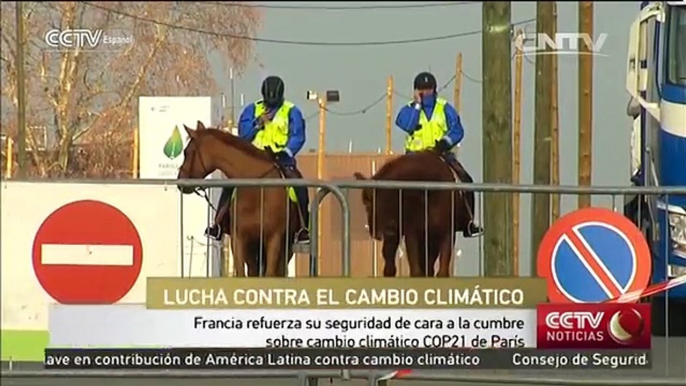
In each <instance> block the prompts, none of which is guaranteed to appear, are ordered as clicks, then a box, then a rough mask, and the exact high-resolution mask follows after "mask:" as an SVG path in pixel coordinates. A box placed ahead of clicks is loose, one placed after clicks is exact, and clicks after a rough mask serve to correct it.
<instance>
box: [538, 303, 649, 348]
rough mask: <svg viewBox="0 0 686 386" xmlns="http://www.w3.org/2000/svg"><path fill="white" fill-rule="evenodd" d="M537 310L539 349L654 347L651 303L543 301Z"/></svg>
mask: <svg viewBox="0 0 686 386" xmlns="http://www.w3.org/2000/svg"><path fill="white" fill-rule="evenodd" d="M536 313H537V318H538V328H537V346H538V348H551V349H612V348H623V349H630V348H633V349H649V348H650V304H598V303H574V304H541V305H539V306H538V308H537V310H536Z"/></svg>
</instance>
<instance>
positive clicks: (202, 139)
mask: <svg viewBox="0 0 686 386" xmlns="http://www.w3.org/2000/svg"><path fill="white" fill-rule="evenodd" d="M184 129H186V132H187V133H188V137H189V138H190V140H189V142H188V144H187V145H186V148H185V149H184V152H183V154H184V160H183V164H182V165H181V167H180V168H179V174H178V178H205V177H206V176H207V175H209V174H210V173H212V172H214V171H215V170H217V169H219V170H221V171H222V172H223V173H224V175H226V176H227V177H228V178H240V179H246V178H284V174H283V172H282V171H281V169H280V167H279V166H278V165H277V163H276V161H275V160H274V158H273V155H272V154H270V153H268V152H266V151H263V150H260V149H258V148H256V147H255V146H253V145H252V144H251V143H250V142H248V141H246V140H244V139H241V138H239V137H236V136H234V135H232V134H230V133H228V132H225V131H221V130H217V129H212V128H209V129H206V128H205V126H204V125H203V124H202V122H200V121H198V125H197V128H196V129H195V130H193V129H191V128H188V127H186V126H185V125H184ZM179 189H181V191H182V192H183V193H185V194H189V193H194V192H197V189H195V188H192V187H179ZM234 192H235V193H234V199H233V200H232V203H231V206H232V208H231V213H232V220H231V222H232V226H233V228H232V229H233V230H232V232H231V249H232V251H233V255H234V262H235V264H234V266H235V267H236V276H238V277H244V276H245V267H244V263H245V264H247V266H248V276H260V275H264V276H286V273H287V272H286V271H287V266H288V262H289V261H290V259H291V257H292V255H293V251H292V245H293V240H294V237H295V233H296V232H297V230H298V221H299V218H298V208H297V206H296V204H295V203H294V202H292V201H291V200H290V199H289V198H288V191H287V188H285V187H283V188H281V187H271V188H261V187H239V188H236V189H235V190H234ZM225 217H228V216H225ZM286 256H288V258H287V259H286ZM260 268H262V269H260Z"/></svg>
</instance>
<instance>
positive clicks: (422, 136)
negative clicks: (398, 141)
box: [405, 98, 448, 152]
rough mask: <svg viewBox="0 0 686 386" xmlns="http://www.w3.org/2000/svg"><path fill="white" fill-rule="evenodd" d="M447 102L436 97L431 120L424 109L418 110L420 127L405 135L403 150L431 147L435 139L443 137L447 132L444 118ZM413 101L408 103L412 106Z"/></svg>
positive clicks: (418, 149) (420, 149)
mask: <svg viewBox="0 0 686 386" xmlns="http://www.w3.org/2000/svg"><path fill="white" fill-rule="evenodd" d="M446 103H448V102H447V101H446V100H445V99H442V98H436V105H435V106H434V111H433V114H431V120H429V118H428V117H427V116H426V113H424V110H420V111H419V124H420V125H421V129H419V130H416V131H415V132H414V133H412V134H411V135H409V136H408V137H407V140H406V141H405V150H407V151H411V152H416V151H422V150H427V149H431V148H432V147H433V146H434V144H435V143H436V141H438V140H439V139H441V138H443V136H445V134H446V133H447V132H448V124H447V122H446V119H445V105H446ZM412 104H413V102H410V103H409V105H410V106H412Z"/></svg>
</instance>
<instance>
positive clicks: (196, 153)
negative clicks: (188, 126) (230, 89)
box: [188, 138, 278, 212]
mask: <svg viewBox="0 0 686 386" xmlns="http://www.w3.org/2000/svg"><path fill="white" fill-rule="evenodd" d="M191 141H199V139H197V138H195V139H192V140H191ZM188 145H189V146H190V143H189V144H188ZM193 145H194V146H195V148H194V149H193V158H192V159H191V162H190V165H189V168H190V169H191V170H193V164H194V162H195V157H196V156H197V157H198V161H199V162H200V168H201V169H202V171H203V173H205V174H208V175H209V174H210V173H208V172H207V170H208V169H207V166H205V161H203V158H202V152H200V151H199V150H198V149H197V147H198V146H197V144H196V143H194V144H193ZM274 169H277V170H278V167H277V164H276V161H274V162H273V163H272V167H271V168H270V169H268V170H267V171H266V172H265V173H263V174H261V175H259V176H258V177H256V178H264V176H266V175H267V174H269V173H271V172H272V170H274ZM189 174H190V173H189ZM193 193H195V194H197V195H198V196H200V197H202V198H203V199H204V200H205V201H206V202H207V205H209V206H210V208H212V209H213V210H214V211H215V212H218V211H219V210H218V209H217V207H215V206H214V204H212V200H210V197H209V196H208V195H207V188H206V187H203V186H196V187H194V188H193Z"/></svg>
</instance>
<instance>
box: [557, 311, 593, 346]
mask: <svg viewBox="0 0 686 386" xmlns="http://www.w3.org/2000/svg"><path fill="white" fill-rule="evenodd" d="M603 316H605V313H604V312H551V313H549V314H548V315H546V317H545V324H546V326H547V327H548V328H549V331H548V334H547V338H548V340H552V341H560V342H563V341H564V342H569V341H573V342H585V341H588V340H603V339H604V331H602V330H599V327H600V323H601V322H602V320H603Z"/></svg>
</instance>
